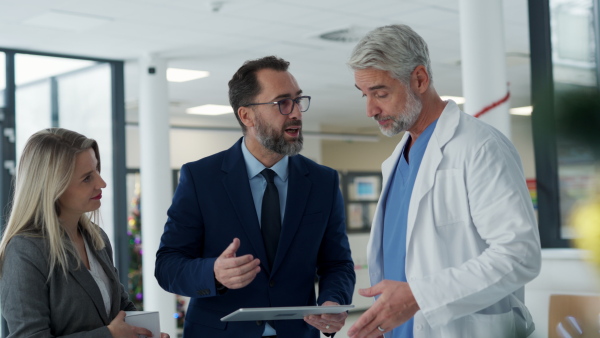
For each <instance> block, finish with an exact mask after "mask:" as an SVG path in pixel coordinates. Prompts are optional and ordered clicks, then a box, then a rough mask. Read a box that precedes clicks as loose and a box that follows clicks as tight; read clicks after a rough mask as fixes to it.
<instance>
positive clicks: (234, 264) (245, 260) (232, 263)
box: [217, 254, 258, 269]
mask: <svg viewBox="0 0 600 338" xmlns="http://www.w3.org/2000/svg"><path fill="white" fill-rule="evenodd" d="M254 259H255V258H254V256H252V255H250V254H248V255H244V256H240V257H219V258H218V259H217V261H218V265H219V267H220V268H221V269H237V268H239V267H241V266H243V265H245V264H249V263H252V261H254ZM256 259H258V258H256ZM256 265H258V263H257V264H256Z"/></svg>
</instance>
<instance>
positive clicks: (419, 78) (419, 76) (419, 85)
mask: <svg viewBox="0 0 600 338" xmlns="http://www.w3.org/2000/svg"><path fill="white" fill-rule="evenodd" d="M410 78H411V85H412V86H413V90H416V92H417V93H420V94H423V93H425V92H426V91H427V89H429V73H427V68H425V66H423V65H418V66H417V67H416V68H415V70H413V72H412V74H411V76H410Z"/></svg>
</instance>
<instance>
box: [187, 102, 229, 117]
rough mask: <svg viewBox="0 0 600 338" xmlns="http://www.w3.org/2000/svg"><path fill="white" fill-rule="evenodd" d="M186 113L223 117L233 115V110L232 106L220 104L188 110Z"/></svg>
mask: <svg viewBox="0 0 600 338" xmlns="http://www.w3.org/2000/svg"><path fill="white" fill-rule="evenodd" d="M185 112H186V113H188V114H195V115H223V114H231V113H233V108H231V106H224V105H219V104H205V105H202V106H197V107H192V108H188V109H186V110H185Z"/></svg>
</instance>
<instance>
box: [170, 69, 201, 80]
mask: <svg viewBox="0 0 600 338" xmlns="http://www.w3.org/2000/svg"><path fill="white" fill-rule="evenodd" d="M208 76H210V73H209V72H207V71H205V70H191V69H181V68H168V69H167V80H168V81H169V82H187V81H192V80H197V79H201V78H204V77H208Z"/></svg>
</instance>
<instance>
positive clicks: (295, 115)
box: [288, 102, 302, 120]
mask: <svg viewBox="0 0 600 338" xmlns="http://www.w3.org/2000/svg"><path fill="white" fill-rule="evenodd" d="M293 104H294V106H293V107H292V112H291V113H290V114H289V115H288V117H289V118H291V119H293V120H302V112H301V111H300V106H298V104H297V103H296V102H294V103H293Z"/></svg>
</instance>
